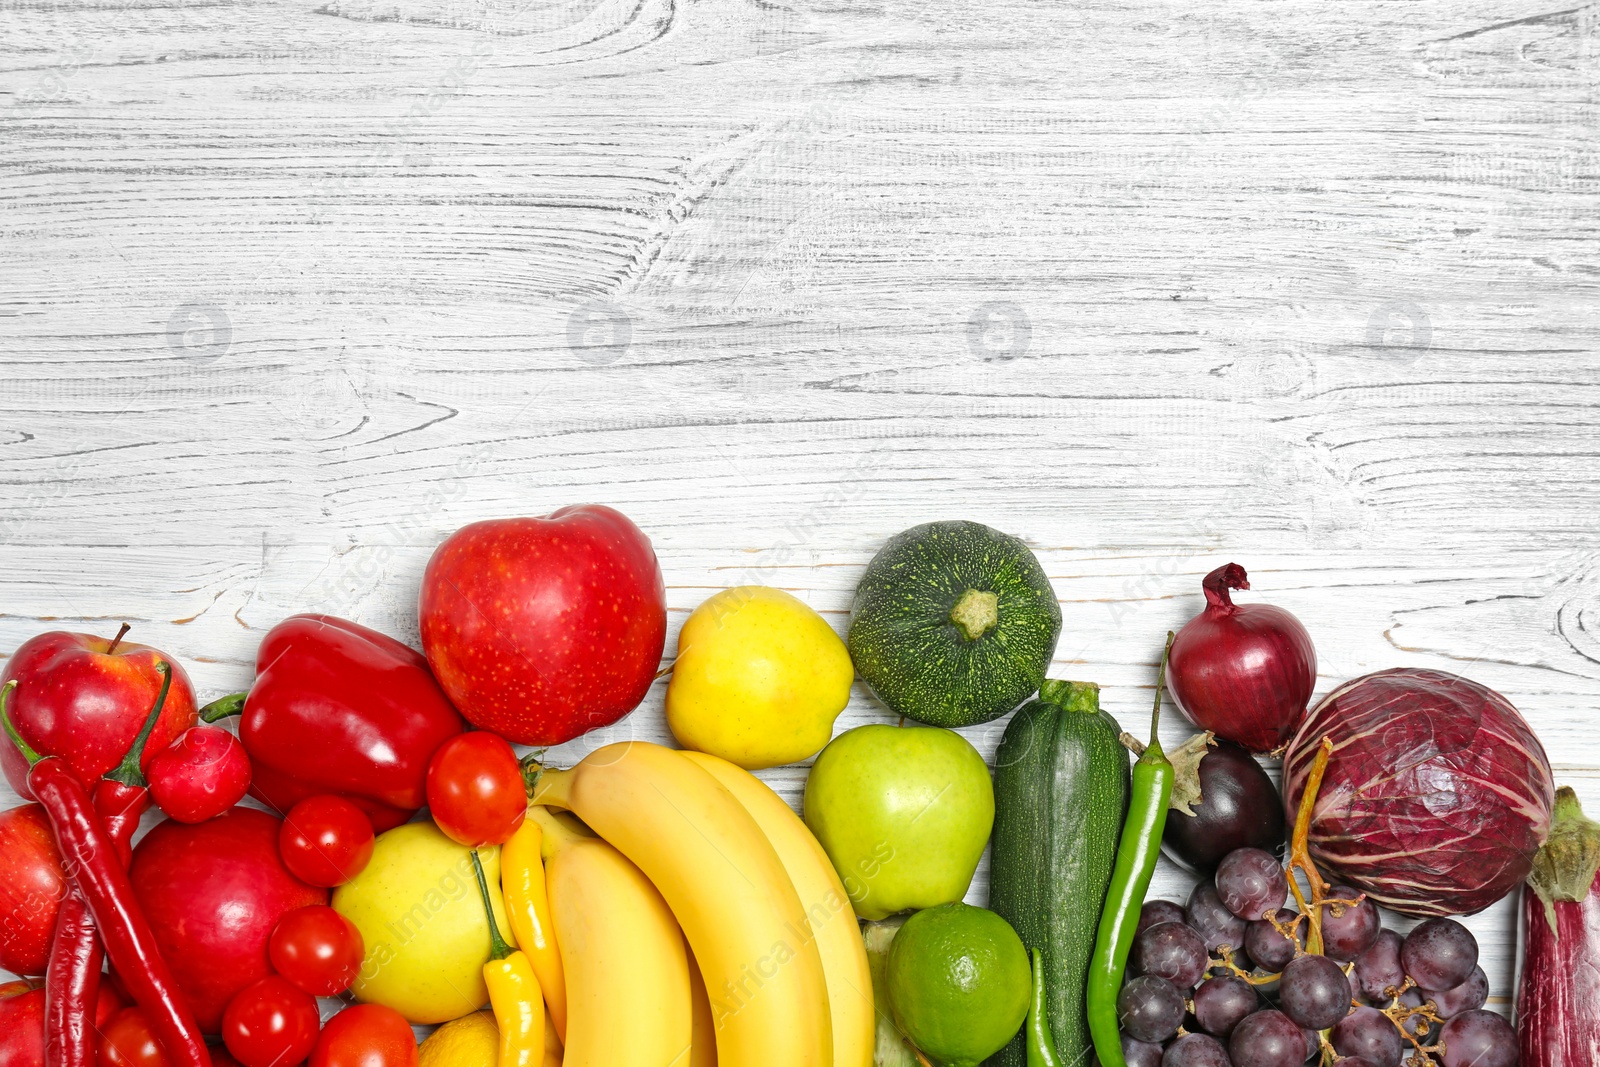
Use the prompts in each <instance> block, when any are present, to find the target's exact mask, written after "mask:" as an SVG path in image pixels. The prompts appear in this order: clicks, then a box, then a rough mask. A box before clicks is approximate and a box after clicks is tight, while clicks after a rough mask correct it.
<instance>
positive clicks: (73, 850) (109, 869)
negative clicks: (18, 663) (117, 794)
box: [0, 683, 211, 1067]
mask: <svg viewBox="0 0 1600 1067" xmlns="http://www.w3.org/2000/svg"><path fill="white" fill-rule="evenodd" d="M14 684H15V683H10V684H8V686H7V687H6V688H5V689H4V690H0V726H3V727H4V729H5V733H6V736H7V737H9V738H10V739H11V742H12V744H14V745H16V746H17V750H18V751H19V752H20V753H22V756H23V758H24V759H26V760H27V761H28V764H29V768H30V769H29V771H28V788H29V789H31V790H32V791H33V795H34V799H36V800H37V801H38V802H39V805H40V806H41V807H43V808H44V810H45V814H46V815H48V816H49V818H50V825H51V827H52V829H54V831H55V836H56V847H57V849H58V850H59V851H60V852H61V859H62V867H63V868H64V869H65V870H66V871H67V873H68V875H69V876H70V877H71V879H72V881H73V883H74V885H75V886H76V887H77V889H78V890H79V892H81V893H82V894H83V899H84V902H85V903H86V904H87V905H88V907H89V914H90V915H91V916H92V917H93V919H94V924H95V926H96V927H97V928H98V929H99V930H100V934H101V937H102V938H103V939H104V942H105V949H106V955H107V956H108V957H110V959H111V965H112V966H113V967H115V968H116V970H117V974H118V975H119V976H120V977H121V978H122V983H123V985H124V987H126V989H127V991H128V993H129V995H130V996H132V997H133V1002H134V1003H135V1004H137V1005H138V1006H139V1008H140V1010H141V1011H143V1013H144V1016H145V1020H146V1022H148V1023H149V1024H150V1029H151V1030H152V1032H153V1033H154V1034H155V1037H156V1040H157V1041H159V1042H160V1043H161V1046H162V1048H163V1049H165V1050H166V1053H167V1058H168V1060H169V1062H170V1063H171V1064H172V1067H211V1055H210V1053H209V1052H207V1051H206V1045H205V1040H204V1039H203V1038H202V1037H201V1036H200V1028H199V1026H198V1025H196V1023H195V1019H194V1013H193V1012H192V1011H191V1010H190V1009H189V1003H188V1001H187V1000H185V999H184V996H183V994H182V993H181V992H180V991H179V989H178V983H177V981H176V980H175V979H174V978H173V976H172V969H171V968H170V967H168V966H167V962H166V960H164V959H163V958H162V956H161V950H160V948H159V946H158V945H157V944H156V938H155V934H154V932H153V931H152V930H151V929H150V923H149V921H148V920H147V919H146V918H145V916H144V911H143V909H141V908H140V907H139V904H138V902H137V901H136V900H135V899H134V895H133V885H132V883H130V882H129V881H128V872H127V871H126V870H125V869H124V868H123V866H122V864H121V862H120V861H119V860H118V858H117V850H116V846H115V845H114V844H113V843H112V841H111V838H110V836H109V835H107V833H106V831H105V827H104V826H103V825H102V824H101V822H100V819H99V817H98V816H96V815H95V812H94V807H93V805H92V804H91V802H90V800H89V794H88V792H87V791H86V790H85V789H84V788H83V783H81V782H79V781H78V778H77V775H75V774H74V773H73V771H72V769H71V768H70V767H68V766H67V764H66V761H64V760H62V759H59V758H57V757H55V756H40V755H39V753H37V752H35V751H34V750H33V749H32V748H31V747H30V746H29V745H28V743H27V742H26V741H24V740H23V739H22V736H21V735H20V734H19V733H17V728H16V726H15V724H13V723H12V721H11V715H10V713H9V710H8V709H7V707H6V705H7V703H9V697H10V689H11V688H12V687H14Z"/></svg>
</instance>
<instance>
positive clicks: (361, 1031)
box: [310, 1004, 417, 1067]
mask: <svg viewBox="0 0 1600 1067" xmlns="http://www.w3.org/2000/svg"><path fill="white" fill-rule="evenodd" d="M310 1067H417V1039H416V1036H415V1035H414V1034H412V1032H411V1024H410V1023H408V1022H406V1021H405V1019H404V1018H402V1017H401V1015H400V1013H399V1012H397V1011H395V1010H394V1009H393V1008H385V1007H383V1006H382V1005H381V1004H357V1005H355V1006H354V1007H350V1008H346V1009H345V1010H344V1011H341V1012H340V1013H339V1014H338V1015H335V1016H334V1017H333V1018H331V1019H329V1020H328V1025H327V1026H325V1027H323V1028H322V1037H321V1038H319V1039H318V1041H317V1049H316V1051H315V1052H313V1053H312V1054H311V1064H310Z"/></svg>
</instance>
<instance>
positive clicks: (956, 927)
mask: <svg viewBox="0 0 1600 1067" xmlns="http://www.w3.org/2000/svg"><path fill="white" fill-rule="evenodd" d="M888 984H889V1005H890V1008H891V1009H892V1010H893V1012H894V1021H895V1023H896V1025H898V1026H899V1027H900V1030H901V1032H902V1033H904V1034H905V1035H906V1037H908V1038H910V1039H911V1042H912V1044H914V1045H916V1046H917V1048H919V1049H921V1050H922V1052H923V1054H924V1055H925V1056H927V1057H928V1058H929V1059H931V1060H933V1061H934V1062H936V1063H939V1064H943V1065H944V1067H974V1065H976V1064H979V1063H982V1062H983V1061H984V1060H986V1059H988V1058H989V1057H990V1056H992V1055H994V1054H995V1053H996V1052H999V1051H1000V1050H1001V1049H1002V1048H1004V1047H1005V1045H1006V1043H1007V1042H1008V1041H1010V1040H1011V1038H1012V1036H1013V1035H1014V1034H1016V1032H1017V1030H1018V1029H1020V1028H1021V1026H1022V1020H1023V1019H1024V1018H1026V1017H1027V1014H1028V998H1029V996H1030V995H1031V994H1032V991H1033V974H1032V971H1031V969H1030V968H1029V966H1028V953H1027V951H1026V950H1025V949H1023V947H1022V939H1021V938H1019V937H1018V936H1017V932H1016V931H1015V930H1013V929H1012V928H1011V924H1010V923H1008V922H1006V921H1005V920H1004V919H1002V918H1001V917H1000V916H998V915H996V914H995V913H994V912H992V911H989V910H988V909H987V908H975V907H973V906H972V905H970V904H959V903H957V904H941V905H939V906H938V907H936V908H929V909H927V910H926V911H919V912H917V913H916V914H915V915H913V916H911V918H909V919H907V920H906V924H905V925H904V926H902V927H901V928H900V932H899V933H898V934H896V935H895V939H894V943H893V945H891V946H890V948H889V983H888Z"/></svg>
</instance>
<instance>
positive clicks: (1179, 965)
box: [1128, 923, 1208, 990]
mask: <svg viewBox="0 0 1600 1067" xmlns="http://www.w3.org/2000/svg"><path fill="white" fill-rule="evenodd" d="M1207 958H1208V957H1207V955H1206V943H1205V941H1204V940H1203V939H1202V938H1201V937H1200V935H1199V934H1197V933H1195V932H1194V931H1193V930H1191V929H1189V927H1187V926H1185V925H1184V924H1183V923H1157V924H1156V925H1154V926H1152V927H1150V928H1149V929H1148V930H1146V931H1145V932H1144V933H1142V934H1140V935H1139V936H1138V937H1135V938H1134V939H1133V951H1132V952H1131V953H1130V954H1129V956H1128V967H1129V969H1130V970H1131V971H1132V972H1133V973H1134V974H1153V975H1158V976H1160V977H1162V978H1165V979H1166V980H1167V981H1169V982H1171V983H1172V984H1173V985H1175V986H1177V987H1178V988H1179V989H1184V990H1187V989H1193V988H1194V987H1195V983H1197V982H1199V981H1200V976H1201V975H1203V974H1205V973H1206V960H1207Z"/></svg>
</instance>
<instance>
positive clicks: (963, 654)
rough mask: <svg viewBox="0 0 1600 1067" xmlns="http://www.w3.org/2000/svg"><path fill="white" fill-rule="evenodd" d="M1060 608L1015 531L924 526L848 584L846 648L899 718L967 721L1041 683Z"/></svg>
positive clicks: (981, 718) (1012, 703)
mask: <svg viewBox="0 0 1600 1067" xmlns="http://www.w3.org/2000/svg"><path fill="white" fill-rule="evenodd" d="M1060 635H1061V605H1060V604H1058V603H1057V602H1056V595H1055V591H1054V590H1053V589H1052V588H1051V587H1050V579H1049V578H1048V577H1046V575H1045V573H1044V568H1043V567H1041V566H1039V561H1038V560H1037V559H1035V558H1034V555H1033V553H1032V552H1030V551H1028V546H1027V545H1024V544H1023V543H1022V542H1021V541H1019V540H1017V539H1016V538H1015V537H1011V536H1009V535H1007V534H1003V533H1001V532H1000V531H998V530H991V529H990V528H989V527H987V526H984V525H983V524H981V523H976V522H930V523H925V524H924V525H922V526H915V527H912V528H911V529H909V530H906V531H904V532H903V533H900V534H897V535H896V536H894V537H892V538H890V540H889V541H888V543H887V544H885V545H884V546H883V548H881V549H879V550H878V554H877V555H876V556H874V557H872V562H871V563H869V564H868V565H867V570H866V573H865V574H864V575H862V578H861V584H860V585H859V586H857V587H856V595H855V602H854V604H853V605H852V607H851V618H850V633H849V638H848V640H847V644H848V645H849V648H850V658H851V659H852V660H853V661H854V662H855V666H856V672H857V673H858V674H860V675H861V679H862V681H864V682H866V683H867V686H868V687H869V688H870V689H871V690H872V691H873V692H874V693H875V694H877V696H878V699H880V700H882V701H883V702H884V703H885V704H887V705H888V706H889V709H890V710H891V711H893V712H895V713H896V714H898V715H904V716H906V717H907V718H910V719H916V720H917V721H918V722H925V723H928V724H929V725H931V726H944V727H959V726H975V725H977V724H978V723H983V722H989V721H990V720H991V719H997V718H999V717H1000V716H1002V715H1004V714H1005V713H1006V712H1008V711H1011V710H1012V709H1013V708H1015V707H1016V706H1017V705H1018V704H1021V703H1022V702H1023V701H1024V700H1026V699H1028V697H1030V696H1032V695H1033V693H1034V691H1035V690H1037V689H1038V688H1039V684H1040V683H1041V682H1043V681H1044V672H1045V668H1046V667H1048V666H1049V665H1050V656H1051V654H1052V653H1053V652H1054V651H1055V647H1056V638H1057V637H1059V636H1060Z"/></svg>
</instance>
